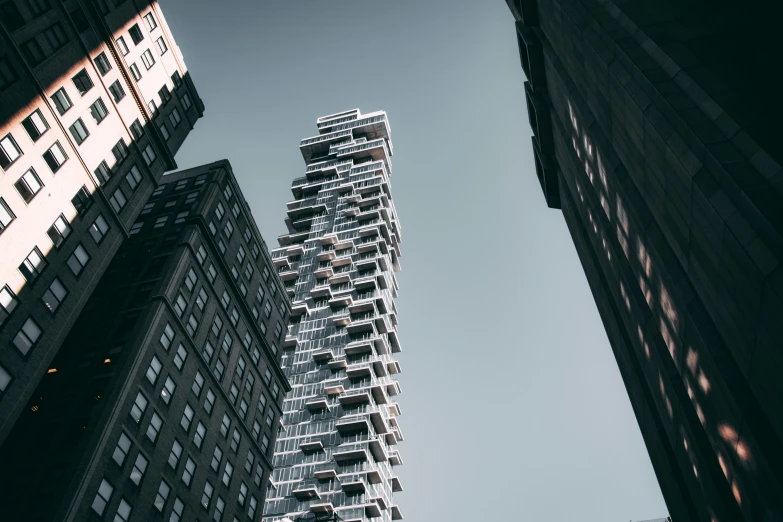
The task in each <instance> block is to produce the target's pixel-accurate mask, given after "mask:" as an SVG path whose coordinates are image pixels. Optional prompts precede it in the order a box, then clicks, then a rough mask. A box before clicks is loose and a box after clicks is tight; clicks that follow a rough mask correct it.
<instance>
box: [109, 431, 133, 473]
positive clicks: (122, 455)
mask: <svg viewBox="0 0 783 522" xmlns="http://www.w3.org/2000/svg"><path fill="white" fill-rule="evenodd" d="M130 449H131V440H130V438H129V437H128V436H127V435H125V432H122V433H121V434H120V440H119V441H117V446H116V447H115V448H114V453H112V456H111V458H112V459H114V462H116V463H117V465H118V466H120V467H122V465H123V464H125V459H127V458H128V453H129V452H130Z"/></svg>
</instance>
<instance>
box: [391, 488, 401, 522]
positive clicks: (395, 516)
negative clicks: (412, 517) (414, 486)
mask: <svg viewBox="0 0 783 522" xmlns="http://www.w3.org/2000/svg"><path fill="white" fill-rule="evenodd" d="M400 491H402V490H400ZM391 513H392V520H402V513H400V508H399V506H397V504H394V505H392V507H391Z"/></svg>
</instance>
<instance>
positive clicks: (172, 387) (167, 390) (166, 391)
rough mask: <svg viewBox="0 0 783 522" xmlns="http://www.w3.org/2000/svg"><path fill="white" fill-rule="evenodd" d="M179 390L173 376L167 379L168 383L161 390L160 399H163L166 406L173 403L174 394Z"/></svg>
mask: <svg viewBox="0 0 783 522" xmlns="http://www.w3.org/2000/svg"><path fill="white" fill-rule="evenodd" d="M176 390H177V383H175V382H174V381H173V380H172V379H171V376H168V377H166V382H165V383H164V384H163V389H162V390H160V398H161V399H163V403H164V404H169V403H170V402H171V397H173V396H174V392H175V391H176Z"/></svg>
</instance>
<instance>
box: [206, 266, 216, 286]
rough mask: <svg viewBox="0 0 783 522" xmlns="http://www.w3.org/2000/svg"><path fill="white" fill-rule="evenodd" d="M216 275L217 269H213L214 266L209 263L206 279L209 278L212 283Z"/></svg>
mask: <svg viewBox="0 0 783 522" xmlns="http://www.w3.org/2000/svg"><path fill="white" fill-rule="evenodd" d="M216 277H217V270H215V266H214V265H212V264H211V263H210V265H209V268H208V269H207V279H209V282H210V283H214V282H215V278H216Z"/></svg>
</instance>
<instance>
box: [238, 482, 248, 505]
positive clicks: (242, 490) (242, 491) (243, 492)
mask: <svg viewBox="0 0 783 522" xmlns="http://www.w3.org/2000/svg"><path fill="white" fill-rule="evenodd" d="M246 499H247V484H245V483H244V482H242V483H241V484H240V485H239V497H238V498H237V502H239V505H240V506H244V505H245V500H246Z"/></svg>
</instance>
